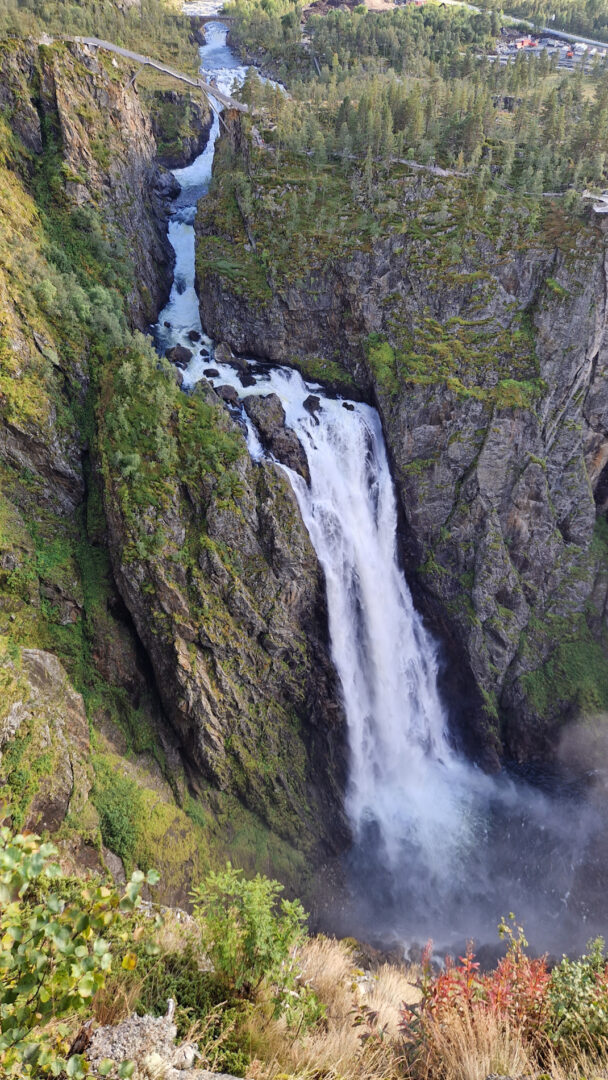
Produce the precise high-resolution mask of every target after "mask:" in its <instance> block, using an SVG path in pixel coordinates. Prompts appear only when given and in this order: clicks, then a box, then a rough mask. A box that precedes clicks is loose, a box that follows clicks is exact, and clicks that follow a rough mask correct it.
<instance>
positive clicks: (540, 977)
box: [401, 916, 551, 1043]
mask: <svg viewBox="0 0 608 1080" xmlns="http://www.w3.org/2000/svg"><path fill="white" fill-rule="evenodd" d="M511 920H512V925H508V924H506V923H505V922H504V921H503V923H501V926H500V928H499V931H500V934H501V937H506V938H507V939H508V940H509V947H508V949H507V952H506V955H505V956H503V957H502V959H501V960H500V961H499V962H498V964H497V966H496V968H495V969H494V970H493V971H491V972H487V973H481V972H480V970H479V963H478V962H477V961H476V960H475V955H474V953H473V946H472V943H471V942H469V943H468V944H467V948H466V952H465V955H464V956H460V957H459V958H458V959H459V962H458V963H455V962H454V960H453V959H452V957H447V959H446V962H445V967H444V969H443V971H441V972H439V974H437V975H433V974H432V970H431V959H430V958H431V950H432V942H429V943H428V944H427V946H426V948H425V950H424V952H423V957H422V966H423V980H422V989H423V999H422V1002H421V1004H420V1005H419V1006H418V1007H417V1008H416V1009H410V1008H408V1007H407V1006H405V1007H404V1009H403V1014H402V1026H401V1030H402V1032H403V1034H404V1036H405V1039H406V1041H407V1042H410V1043H420V1042H421V1041H422V1040H423V1039H424V1033H425V1027H427V1026H428V1025H429V1024H432V1023H442V1022H445V1021H447V1020H449V1019H450V1018H451V1017H454V1016H456V1015H458V1016H460V1017H466V1018H467V1019H468V1020H470V1021H471V1023H473V1024H474V1023H475V1019H476V1017H479V1016H481V1015H483V1016H487V1015H488V1014H491V1015H492V1016H493V1017H494V1018H496V1019H497V1020H500V1021H504V1023H505V1024H508V1025H509V1026H510V1027H511V1028H512V1029H513V1028H515V1029H517V1030H518V1031H519V1032H520V1033H521V1036H522V1037H523V1038H525V1039H527V1040H531V1039H533V1038H534V1036H535V1035H540V1033H541V1031H542V1029H543V1025H544V1022H545V1019H546V1016H547V1013H548V1010H549V999H548V989H549V983H550V980H551V976H550V973H549V971H548V969H547V962H546V957H544V956H543V957H539V958H536V959H533V958H531V957H529V956H527V954H526V952H525V949H526V946H527V941H526V940H525V938H524V935H523V930H522V928H521V927H519V926H517V925H515V923H514V920H513V916H511Z"/></svg>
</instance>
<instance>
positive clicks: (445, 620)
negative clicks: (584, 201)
mask: <svg viewBox="0 0 608 1080" xmlns="http://www.w3.org/2000/svg"><path fill="white" fill-rule="evenodd" d="M237 150H238V145H237ZM402 185H403V194H402V198H403V203H402V207H401V209H402V212H403V215H404V219H406V220H409V218H412V219H416V218H417V216H418V215H419V214H421V213H422V212H423V209H422V208H424V207H425V206H427V205H428V204H429V203H431V202H433V200H434V205H435V206H436V205H437V203H438V201H439V202H441V205H442V206H443V208H444V209H443V214H444V219H446V220H448V219H449V216H450V214H451V213H452V207H453V204H452V201H451V200H452V199H454V200H456V199H457V198H458V192H455V191H454V190H453V188H450V182H449V181H437V182H432V183H430V182H429V181H428V180H427V179H424V178H420V177H418V178H408V179H406V180H403V181H402ZM395 198H399V192H398V189H397V188H396V189H395ZM454 213H455V214H456V213H458V211H457V210H454ZM212 221H213V197H212V199H211V202H210V203H209V205H208V206H207V207H206V208H205V211H204V213H203V214H202V216H201V217H200V218H199V244H202V245H204V244H205V236H206V233H207V230H208V228H210V225H211V222H212ZM517 227H518V226H517V225H514V226H513V228H514V229H517ZM412 234H413V235H410V232H409V230H408V231H407V233H406V232H405V231H400V232H399V234H398V235H395V236H392V235H390V234H389V235H387V236H385V237H383V238H382V239H380V240H374V241H373V242H371V243H370V244H368V245H367V246H363V245H361V246H359V247H357V246H356V245H353V250H352V252H351V254H350V255H348V257H346V256H344V257H342V258H341V259H335V260H334V261H333V262H332V264H331V266H325V267H322V266H317V267H315V268H314V270H311V273H310V278H309V279H308V280H302V281H301V282H300V283H299V284H298V285H294V284H293V281H292V280H290V279H289V277H288V275H287V273H285V276H282V272H281V269H280V268H278V267H277V266H274V267H273V269H272V271H271V272H270V273H269V275H268V277H267V283H268V286H269V288H268V298H267V300H266V301H264V302H260V300H259V298H258V297H257V296H256V297H249V296H248V295H247V291H246V290H243V289H240V290H239V291H238V293H237V291H236V290H234V289H233V288H231V285H230V282H229V281H228V280H227V278H225V277H223V276H221V274H219V273H217V272H215V271H213V270H212V269H211V270H209V271H208V272H207V271H206V272H205V274H204V275H201V280H200V281H199V287H200V304H201V313H202V318H203V320H204V322H205V325H206V326H207V329H208V331H209V332H210V333H212V334H213V333H217V332H219V331H220V328H221V333H222V336H223V338H224V339H225V340H226V341H227V342H228V343H229V344H230V346H231V347H232V348H233V349H235V350H237V351H239V352H244V353H248V354H249V355H257V356H260V357H262V358H266V359H268V358H270V359H272V360H275V361H283V362H289V363H295V364H297V363H298V362H302V364H303V367H304V370H306V369H307V366H308V365H309V364H310V362H311V360H312V359H313V358H315V357H324V358H327V359H328V360H330V359H331V360H338V361H339V363H340V364H342V365H343V366H344V367H345V368H347V369H348V371H349V372H350V373H351V375H352V376H353V377H354V378H355V379H356V381H357V383H358V385H359V387H360V388H361V389H362V390H363V391H367V393H368V394H369V395H370V397H371V398H372V399H373V400H374V401H375V403H376V404H377V406H378V409H379V411H380V414H381V417H382V422H383V427H384V432H385V437H386V441H387V446H388V451H389V455H390V458H391V462H392V467H393V472H394V477H395V481H396V486H397V491H398V495H399V501H400V506H401V510H402V512H403V518H402V537H401V539H402V550H403V556H404V562H405V564H406V568H407V571H408V578H409V581H410V585H411V586H412V588H413V591H414V593H415V597H416V600H417V603H418V604H419V606H421V607H422V609H423V611H424V612H425V614H426V615H427V617H428V619H429V621H430V622H431V624H432V626H433V628H434V630H435V632H436V633H438V634H439V635H440V636H441V638H442V641H443V643H444V646H445V653H446V656H447V659H448V664H447V670H446V673H445V674H444V689H445V693H446V696H447V698H448V700H449V701H450V703H451V704H452V707H453V710H454V712H455V713H457V714H458V715H459V718H460V719H459V727H460V731H461V734H462V737H463V739H464V740H465V741H466V742H467V743H468V745H469V748H470V749H471V751H472V752H473V753H474V754H475V755H476V756H478V757H480V758H481V759H483V760H484V761H485V762H486V763H487V764H489V765H491V764H492V762H494V763H496V762H497V760H498V756H499V755H500V754H502V753H505V752H506V753H507V754H508V755H510V756H513V757H516V758H519V759H522V760H525V759H530V758H534V757H537V756H545V755H546V754H547V752H549V751H550V750H551V748H552V747H553V746H554V744H555V737H556V730H557V728H558V727H559V726H560V724H562V723H563V722H564V721H565V720H567V719H568V718H570V717H571V716H573V715H576V714H577V712H579V711H580V710H581V709H583V711H584V710H588V711H594V710H596V709H597V708H599V707H602V708H603V707H605V706H606V702H605V701H604V697H605V694H604V691H603V690H602V689H601V687H602V685H605V679H604V676H603V675H601V674H600V675H597V682H596V683H593V677H592V678H591V683H593V685H591V683H590V685H589V688H588V691H584V692H583V691H581V689H580V686H581V674H580V670H579V669H580V663H579V656H582V653H584V650H585V648H586V647H587V646H588V647H589V649H591V650H592V651H593V660H592V663H593V664H595V671H596V672H600V671H604V670H608V667H607V665H608V660H607V658H606V648H605V644H604V642H605V636H606V623H605V616H604V610H605V606H606V592H605V577H606V575H605V571H604V569H603V567H604V566H605V560H606V555H605V548H604V542H603V540H602V538H601V536H598V533H597V529H596V511H597V508H596V503H595V500H594V493H595V496H596V498H597V503H598V507H599V508H600V509H602V510H604V509H605V507H606V505H608V467H607V462H608V378H607V373H608V368H607V356H608V333H607V314H608V313H607V307H606V281H607V274H606V244H605V233H604V224H603V222H601V221H600V220H598V219H595V218H594V217H593V215H592V214H591V216H590V217H588V219H587V221H586V223H583V222H581V221H580V219H579V220H577V221H575V222H569V221H568V220H567V218H566V217H565V216H563V215H561V212H560V211H559V210H552V211H551V212H550V213H549V214H548V216H547V220H546V222H545V225H544V227H543V228H542V229H538V230H537V231H536V233H535V234H534V237H533V239H530V236H529V235H528V236H526V237H525V238H524V237H522V238H521V239H520V240H519V241H518V243H517V244H515V243H512V244H511V245H503V246H502V247H501V249H500V253H498V252H497V244H498V241H497V242H496V243H493V242H492V240H490V239H489V238H488V236H487V235H484V234H483V233H481V232H478V233H476V232H475V231H474V230H473V229H471V231H470V235H468V236H467V237H466V238H465V239H466V242H465V241H461V242H460V247H459V248H457V249H456V251H455V253H453V254H452V253H451V249H450V237H449V233H446V236H445V237H444V236H443V234H442V233H441V230H440V229H437V228H436V229H435V235H433V237H432V238H429V239H425V238H423V237H420V236H416V235H415V234H414V230H413V229H412ZM202 250H204V248H203V249H202ZM271 261H272V260H271ZM201 265H204V260H203V262H202V263H201ZM581 663H582V661H581ZM585 695H586V696H585ZM602 695H604V696H602Z"/></svg>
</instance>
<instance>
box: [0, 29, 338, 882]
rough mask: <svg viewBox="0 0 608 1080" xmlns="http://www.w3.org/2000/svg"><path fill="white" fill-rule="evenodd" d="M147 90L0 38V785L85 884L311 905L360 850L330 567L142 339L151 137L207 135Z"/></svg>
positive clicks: (99, 60)
mask: <svg viewBox="0 0 608 1080" xmlns="http://www.w3.org/2000/svg"><path fill="white" fill-rule="evenodd" d="M131 75H132V71H131V69H130V67H129V65H128V64H125V63H123V62H122V61H119V60H116V59H115V58H112V57H109V56H108V55H104V54H103V53H101V52H100V53H99V55H97V56H96V55H94V54H93V53H92V52H90V51H89V50H88V49H86V48H82V47H79V46H76V45H69V46H67V45H66V46H61V45H53V46H38V45H34V44H33V43H23V42H4V43H2V44H1V45H0V106H1V108H0V113H1V114H2V115H1V118H0V150H1V154H0V190H1V191H2V203H3V218H2V222H1V223H0V298H1V300H0V476H1V482H2V494H1V497H0V545H1V550H0V668H1V670H2V678H3V686H4V687H5V690H6V693H5V695H4V700H3V712H2V720H1V721H0V743H1V744H2V746H1V749H2V753H3V759H2V764H1V766H0V776H1V777H2V781H3V788H4V790H5V792H6V793H7V796H8V799H9V803H10V812H11V815H12V817H13V820H14V822H15V823H17V824H19V825H21V824H27V825H28V826H30V827H39V828H43V829H49V830H51V831H56V830H57V829H60V835H61V845H62V857H63V859H64V862H65V863H66V865H67V866H69V867H71V868H75V867H76V868H82V867H83V866H90V867H95V868H99V867H100V866H101V865H102V864H104V863H105V865H106V866H107V867H109V868H110V869H111V870H112V871H113V872H114V873H115V874H117V875H118V876H121V875H122V876H124V873H125V871H126V873H130V871H131V869H132V868H133V866H134V865H136V864H137V865H140V866H150V865H154V866H156V867H157V868H158V869H159V870H160V872H161V874H162V877H163V890H162V891H163V897H164V899H166V900H167V901H169V902H174V903H184V902H187V899H188V895H189V890H190V887H191V884H192V881H193V880H196V879H197V878H198V877H200V876H201V875H202V873H204V871H205V869H207V868H208V867H209V865H210V864H215V863H217V862H218V861H221V860H222V859H223V858H225V857H231V858H232V859H233V860H234V861H235V863H237V864H240V865H243V866H246V867H247V868H248V869H265V870H266V871H268V870H272V871H273V872H274V873H275V874H278V875H280V876H281V877H282V879H283V880H284V881H288V882H289V883H290V884H292V885H293V886H295V885H296V884H297V885H298V886H300V887H303V882H304V878H305V877H306V875H307V874H308V873H309V870H310V863H309V865H306V862H305V858H304V852H305V851H306V852H307V853H308V854H311V853H312V852H313V851H314V852H315V854H316V856H317V857H319V856H320V853H321V850H323V851H327V850H334V849H335V848H336V847H337V846H339V845H340V843H341V842H342V843H343V842H344V837H345V827H344V825H343V823H341V817H340V814H341V810H340V807H341V784H342V781H343V758H342V752H341V713H340V709H339V706H338V705H337V698H336V689H335V686H334V683H333V671H332V669H331V665H330V663H329V660H328V654H327V646H326V641H325V638H324V635H325V612H324V608H323V591H322V587H321V583H320V572H319V567H318V565H317V562H316V558H315V556H314V553H313V551H312V549H311V547H310V543H309V541H308V537H307V535H306V533H305V531H304V530H303V527H302V525H301V522H300V520H299V516H298V513H297V508H296V506H295V503H294V501H293V495H292V493H291V489H290V487H289V485H288V484H287V482H286V480H285V478H284V476H283V475H282V474H281V473H280V472H278V471H277V470H276V469H275V468H274V467H270V466H268V467H267V466H264V467H262V468H254V467H253V466H252V465H251V463H250V462H249V458H248V455H247V454H246V451H245V444H244V439H243V436H242V433H241V432H240V430H239V429H238V428H236V427H235V426H234V424H233V423H232V421H231V420H230V419H229V417H228V415H227V414H226V413H225V411H224V408H223V405H222V403H221V402H220V401H219V399H217V398H216V397H215V396H214V395H213V400H212V402H211V403H209V402H205V401H204V400H203V399H202V398H201V397H200V396H199V397H193V398H191V399H190V398H188V397H186V396H185V395H183V394H182V393H181V392H180V391H179V390H178V388H177V386H176V384H175V379H174V374H173V371H172V370H171V369H169V368H168V367H161V369H159V366H158V357H157V356H156V354H155V353H154V352H153V350H152V348H151V346H150V344H149V342H146V341H145V340H144V338H143V337H142V336H141V335H140V334H138V333H137V332H136V329H137V328H145V327H147V326H148V325H149V323H150V321H151V320H153V319H154V318H155V317H156V314H157V311H158V308H159V306H160V305H161V304H162V303H163V302H164V300H165V298H166V296H167V292H168V289H169V286H170V281H171V271H172V251H171V248H170V245H169V244H168V241H167V237H166V226H167V216H168V213H167V210H168V203H167V194H168V193H170V191H171V177H170V176H169V174H167V173H166V171H165V170H164V169H162V168H161V167H159V165H158V161H157V157H158V154H157V144H156V141H155V137H154V134H153V126H155V127H156V130H157V132H158V134H159V136H161V135H163V137H164V138H165V142H167V140H169V141H171V142H172V146H173V151H172V152H173V153H175V154H179V155H181V159H182V163H186V161H187V160H188V155H189V154H190V153H191V152H192V151H193V150H195V151H196V150H198V149H199V148H200V140H201V139H202V138H203V137H204V128H205V126H206V120H207V118H206V116H205V114H204V110H201V109H199V111H198V113H197V117H196V118H195V120H193V122H192V124H190V127H189V128H188V131H187V132H185V131H184V130H182V128H181V127H180V129H179V131H178V130H177V129H174V126H172V124H171V123H169V122H168V121H167V115H168V114H169V113H171V115H172V116H173V114H175V115H177V112H178V111H179V107H180V102H181V100H182V95H180V94H177V99H178V100H177V101H174V100H173V98H172V97H171V99H170V100H165V97H162V101H161V105H162V108H157V109H156V112H155V111H154V109H155V106H154V101H150V99H149V95H148V94H147V92H146V90H145V88H142V90H141V91H140V92H139V93H138V91H137V89H136V88H134V87H133V86H132V85H131ZM155 93H156V91H155V90H153V91H152V97H154V94H155ZM164 93H165V92H164V90H163V91H162V95H164ZM162 95H161V96H162ZM156 105H157V106H158V101H157V102H156ZM144 106H145V108H144ZM149 113H151V114H152V115H153V117H154V123H152V122H151V120H150V119H149V115H148V114H149ZM163 118H164V119H163ZM191 119H192V117H191ZM165 121H167V123H165ZM190 128H192V129H193V130H194V128H197V133H196V139H195V143H196V145H194V144H192V143H191V141H190V135H191V134H192V132H191V131H190ZM182 136H183V144H182V142H181V141H180V140H181V139H182ZM138 366H139V367H138ZM139 368H141V383H139V384H138V382H137V380H136V379H135V373H136V372H137V371H138V370H139ZM146 410H148V411H147V412H146ZM143 416H145V422H142V417H143ZM159 421H160V422H161V424H160V427H159ZM163 425H164V426H163ZM125 433H126V434H125ZM153 438H155V439H157V442H156V443H154V442H153V441H151V440H152V439H153ZM104 506H105V508H106V509H107V520H106V516H105V514H104ZM82 724H84V725H85V726H84V728H83V727H82ZM89 730H90V731H91V733H92V736H91V739H90V741H89ZM329 822H332V823H333V828H331V827H330V825H329V824H328V823H329ZM336 823H337V824H336ZM311 861H312V860H311Z"/></svg>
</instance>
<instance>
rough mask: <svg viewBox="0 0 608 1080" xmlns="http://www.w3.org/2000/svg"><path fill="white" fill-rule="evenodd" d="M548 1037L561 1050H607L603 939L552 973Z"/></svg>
mask: <svg viewBox="0 0 608 1080" xmlns="http://www.w3.org/2000/svg"><path fill="white" fill-rule="evenodd" d="M549 1004H550V1009H551V1017H550V1023H549V1025H548V1034H549V1037H550V1039H551V1041H552V1042H553V1043H554V1044H555V1045H556V1047H557V1048H558V1049H561V1050H563V1049H564V1048H566V1047H567V1045H568V1044H570V1045H572V1044H575V1045H579V1046H580V1047H581V1048H583V1049H585V1050H602V1049H605V1045H606V1040H607V1039H608V964H607V962H606V957H605V955H604V940H603V938H601V937H598V938H596V939H595V941H590V942H589V944H588V945H587V952H586V953H585V955H584V956H582V957H581V958H580V960H570V959H568V957H567V956H564V958H563V959H562V962H561V964H558V965H557V967H555V968H554V969H553V971H552V973H551V982H550V985H549Z"/></svg>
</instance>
